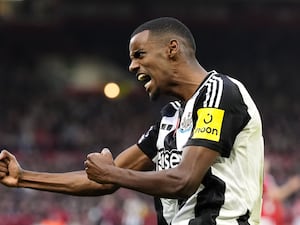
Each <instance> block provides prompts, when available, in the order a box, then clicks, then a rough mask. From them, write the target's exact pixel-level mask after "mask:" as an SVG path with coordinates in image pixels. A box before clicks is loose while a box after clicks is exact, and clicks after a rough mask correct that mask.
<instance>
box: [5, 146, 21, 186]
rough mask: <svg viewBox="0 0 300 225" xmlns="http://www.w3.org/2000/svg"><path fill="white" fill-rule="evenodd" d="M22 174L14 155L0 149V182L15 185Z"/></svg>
mask: <svg viewBox="0 0 300 225" xmlns="http://www.w3.org/2000/svg"><path fill="white" fill-rule="evenodd" d="M21 174H22V168H21V166H20V165H19V163H18V161H17V159H16V157H15V156H14V155H13V154H11V153H10V152H8V151H7V150H2V151H1V153H0V183H2V184H4V185H5V186H8V187H17V186H18V182H19V179H20V177H21Z"/></svg>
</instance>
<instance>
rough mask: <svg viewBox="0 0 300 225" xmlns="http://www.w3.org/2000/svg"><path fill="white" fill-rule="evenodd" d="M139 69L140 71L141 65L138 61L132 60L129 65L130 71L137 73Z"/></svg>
mask: <svg viewBox="0 0 300 225" xmlns="http://www.w3.org/2000/svg"><path fill="white" fill-rule="evenodd" d="M138 69H139V64H138V63H137V62H136V60H132V61H131V63H130V65H129V71H130V72H136V71H137V70H138Z"/></svg>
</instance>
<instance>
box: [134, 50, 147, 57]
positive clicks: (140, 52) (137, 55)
mask: <svg viewBox="0 0 300 225" xmlns="http://www.w3.org/2000/svg"><path fill="white" fill-rule="evenodd" d="M144 55H145V52H144V51H141V50H138V51H136V52H135V53H134V54H133V58H135V59H140V58H142V57H143V56H144Z"/></svg>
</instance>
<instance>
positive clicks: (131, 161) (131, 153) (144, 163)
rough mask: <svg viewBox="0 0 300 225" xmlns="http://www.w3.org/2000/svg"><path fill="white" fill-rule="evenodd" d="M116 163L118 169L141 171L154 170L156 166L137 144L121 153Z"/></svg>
mask: <svg viewBox="0 0 300 225" xmlns="http://www.w3.org/2000/svg"><path fill="white" fill-rule="evenodd" d="M114 162H115V165H116V166H117V167H120V168H124V169H132V170H140V171H145V170H152V169H153V166H154V164H153V162H152V161H151V159H150V158H149V157H148V156H147V155H146V154H145V153H144V152H143V151H142V150H141V149H140V148H139V147H138V146H137V145H136V144H135V145H132V146H130V147H129V148H127V149H125V150H124V151H123V152H121V153H120V154H119V155H118V156H117V157H116V159H115V161H114Z"/></svg>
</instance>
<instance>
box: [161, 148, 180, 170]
mask: <svg viewBox="0 0 300 225" xmlns="http://www.w3.org/2000/svg"><path fill="white" fill-rule="evenodd" d="M181 157H182V151H178V150H177V149H172V150H165V149H160V150H159V151H158V170H166V169H171V168H174V167H176V166H177V165H178V164H179V163H180V161H181Z"/></svg>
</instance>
